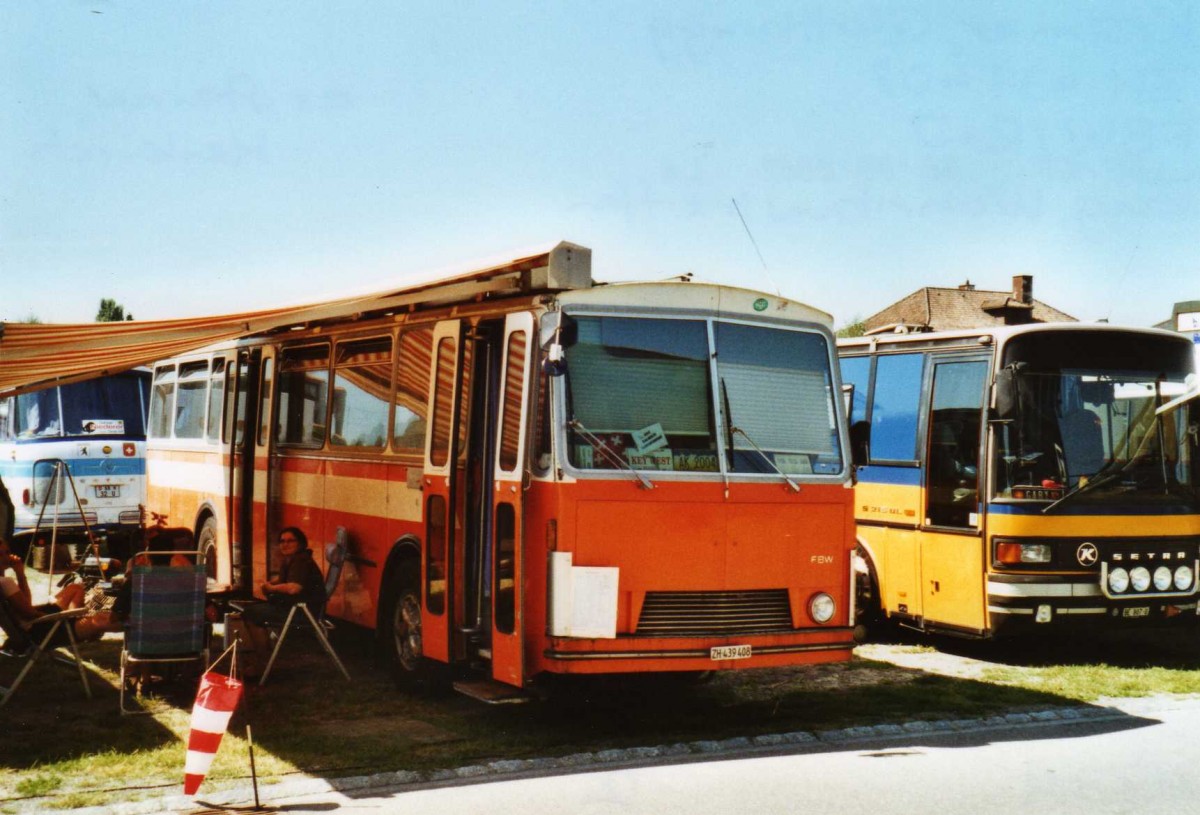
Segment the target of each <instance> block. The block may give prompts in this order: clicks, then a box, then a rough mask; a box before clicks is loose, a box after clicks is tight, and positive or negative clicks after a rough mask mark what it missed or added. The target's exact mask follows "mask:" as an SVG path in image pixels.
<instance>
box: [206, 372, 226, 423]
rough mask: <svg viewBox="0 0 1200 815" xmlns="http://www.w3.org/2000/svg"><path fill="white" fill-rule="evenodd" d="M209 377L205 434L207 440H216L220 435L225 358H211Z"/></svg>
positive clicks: (223, 398)
mask: <svg viewBox="0 0 1200 815" xmlns="http://www.w3.org/2000/svg"><path fill="white" fill-rule="evenodd" d="M211 379H212V381H211V382H210V383H209V386H208V429H207V431H206V433H205V436H206V437H207V438H208V440H209V441H218V440H219V439H220V437H221V410H222V406H223V405H224V402H225V360H223V359H214V360H213V366H212V377H211Z"/></svg>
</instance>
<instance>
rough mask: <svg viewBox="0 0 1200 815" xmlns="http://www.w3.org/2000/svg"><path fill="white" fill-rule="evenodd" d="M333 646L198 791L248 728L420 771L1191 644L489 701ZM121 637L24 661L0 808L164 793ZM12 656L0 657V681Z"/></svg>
mask: <svg viewBox="0 0 1200 815" xmlns="http://www.w3.org/2000/svg"><path fill="white" fill-rule="evenodd" d="M337 634H338V635H339V637H338V639H337V640H335V642H336V645H337V647H338V650H339V653H340V655H341V656H342V657H343V659H344V660H345V662H346V663H347V667H348V668H349V670H350V672H351V674H352V676H353V677H354V681H353V682H352V683H349V684H348V683H346V682H345V681H344V680H343V679H342V678H341V677H340V675H338V674H337V672H336V670H335V669H334V668H333V666H332V665H330V664H329V663H328V661H327V660H326V659H325V657H324V655H323V654H321V653H320V652H319V651H318V650H317V649H315V648H312V649H299V648H298V649H294V650H288V651H285V654H284V656H283V657H282V660H283V661H282V662H281V665H280V666H279V667H278V668H277V671H278V674H277V676H273V677H272V681H271V684H270V685H269V686H268V687H267V688H265V689H258V688H256V687H255V688H253V689H252V690H251V693H250V694H249V698H248V707H247V708H244V709H243V710H242V711H241V712H239V714H237V715H236V716H235V717H234V721H233V722H232V725H231V728H230V732H229V733H228V734H227V735H226V737H225V741H224V743H223V744H222V747H221V750H220V752H219V753H218V754H217V757H216V760H215V762H214V764H213V767H212V769H211V770H210V772H209V775H208V780H207V781H206V784H205V786H204V787H203V788H202V792H211V791H213V790H215V789H219V788H221V787H224V786H229V785H233V784H241V783H243V782H244V781H245V779H247V778H248V774H249V765H248V743H247V740H246V723H247V722H249V723H250V724H251V725H252V730H253V736H254V746H255V757H256V759H257V768H258V773H259V777H260V783H261V784H263V785H268V784H269V783H271V782H272V781H278V780H283V779H286V778H289V777H293V776H296V775H300V774H306V775H312V776H319V777H326V778H334V777H338V776H345V775H361V774H367V773H376V772H382V771H387V770H402V769H403V770H434V769H441V768H447V767H457V766H462V765H466V764H473V763H479V762H486V761H490V760H495V759H501V758H532V757H540V756H560V755H567V754H571V753H578V752H584V751H593V752H594V751H597V750H603V749H606V748H611V747H629V746H646V745H656V744H673V743H676V742H686V741H694V740H701V739H723V738H729V737H733V736H754V735H758V734H763V733H781V732H788V731H794V730H807V731H820V730H826V729H836V728H841V727H847V726H851V725H857V724H873V723H880V722H898V721H907V720H912V719H938V718H948V717H984V716H988V715H994V714H997V713H1001V712H1004V711H1008V710H1012V709H1022V710H1029V709H1036V708H1044V707H1049V706H1056V705H1064V704H1079V703H1080V702H1093V701H1095V700H1097V699H1099V698H1101V697H1104V696H1139V695H1147V694H1154V693H1200V671H1198V670H1197V669H1198V668H1200V645H1197V644H1195V643H1196V642H1197V639H1198V638H1197V637H1195V636H1193V635H1191V634H1186V635H1177V636H1175V637H1170V636H1167V637H1166V638H1160V639H1157V640H1151V639H1147V638H1145V637H1142V638H1138V637H1132V638H1128V639H1120V638H1118V639H1115V640H1111V641H1097V640H1096V639H1094V638H1090V639H1088V640H1086V641H1082V640H1081V641H1078V642H1074V641H1072V642H1066V643H1063V642H1058V643H1038V644H1032V645H1026V646H1021V647H1015V648H1014V647H997V646H994V645H986V644H983V645H967V644H960V643H945V642H937V643H932V644H934V645H937V646H938V648H939V649H941V650H935V649H934V648H933V647H931V642H930V641H927V640H920V639H908V640H901V641H899V642H896V643H894V644H893V645H891V646H889V647H890V648H892V649H894V651H895V652H896V653H897V654H903V655H904V656H905V658H906V659H908V660H912V659H913V658H916V659H917V660H918V661H919V663H918V664H922V663H921V662H920V661H923V660H926V659H927V660H928V662H929V664H930V665H934V664H939V665H940V664H943V663H945V662H946V661H947V653H946V652H949V654H950V657H949V659H950V661H953V660H955V659H958V660H960V661H971V662H973V664H976V665H978V662H977V661H980V660H982V661H983V662H984V664H983V667H982V668H981V669H979V670H977V671H976V674H978V675H979V678H976V679H968V678H961V677H957V676H948V675H942V674H939V673H935V672H932V671H927V670H921V669H917V668H904V667H898V666H896V665H893V664H889V663H887V662H881V661H873V660H869V659H864V658H861V657H856V658H855V659H854V660H853V661H850V662H847V663H841V664H837V665H826V666H816V667H811V668H794V669H769V670H761V671H744V672H737V673H721V674H717V675H715V676H714V677H713V678H712V679H711V681H708V682H700V683H689V682H686V681H684V680H683V679H681V678H677V677H664V676H642V677H626V678H607V679H595V678H593V679H575V678H571V679H567V680H563V681H560V682H556V683H554V687H553V692H552V694H551V696H550V698H549V699H547V700H545V701H541V702H535V703H531V704H527V705H515V706H509V705H506V706H494V707H493V706H487V705H484V704H482V703H480V702H477V701H474V700H471V699H468V698H466V697H463V696H459V695H457V694H454V693H449V692H445V693H437V694H430V693H421V694H415V695H413V694H405V693H401V692H399V691H397V690H396V688H395V686H394V684H393V682H392V681H391V679H390V678H389V677H388V676H387V675H386V674H385V673H384V672H383V671H382V670H381V669H379V668H378V667H377V666H376V664H375V662H374V660H373V658H372V657H371V656H370V652H371V642H370V639H369V637H368V636H367V635H365V634H364V633H363V632H358V631H354V630H347V629H346V627H339V629H338V631H337ZM118 655H119V642H118V641H115V640H105V641H103V642H100V643H92V644H89V645H87V646H85V656H86V657H87V658H88V659H89V660H90V661H91V669H92V673H91V676H92V684H93V689H94V691H95V697H96V698H95V699H93V700H91V701H88V700H86V699H84V698H83V695H82V692H81V688H80V686H79V680H78V676H77V674H75V673H74V672H73V671H72V670H71V669H68V668H65V667H63V666H61V665H53V664H39V665H38V667H37V668H36V669H35V672H34V674H32V675H31V676H30V677H29V678H27V680H26V684H25V686H23V687H22V688H21V689H20V691H19V692H18V696H16V697H14V700H13V702H12V703H10V704H9V705H8V706H7V707H5V708H3V709H0V726H3V728H4V731H5V734H6V737H5V738H4V739H3V740H0V810H2V811H13V810H24V811H32V810H46V809H50V808H54V809H65V808H72V807H79V806H93V805H99V804H109V803H116V802H120V801H129V800H135V799H139V798H147V797H157V796H161V795H167V794H178V793H179V792H180V790H181V786H180V785H181V783H182V772H183V758H184V739H185V738H186V734H187V729H188V722H189V715H190V709H191V704H192V696H193V694H194V689H195V683H194V680H192V681H191V682H180V683H177V684H174V685H171V684H168V685H164V686H162V687H161V689H160V690H159V691H158V693H159V694H160V695H157V696H155V697H154V698H152V699H151V700H150V702H149V707H150V710H151V712H152V715H149V716H130V717H122V716H120V715H119V713H118V706H117V690H116V673H115V668H116V664H117V659H118ZM12 668H14V666H11V665H6V664H4V663H0V682H7V681H10V680H11V678H12V673H13V671H12V670H9V669H12Z"/></svg>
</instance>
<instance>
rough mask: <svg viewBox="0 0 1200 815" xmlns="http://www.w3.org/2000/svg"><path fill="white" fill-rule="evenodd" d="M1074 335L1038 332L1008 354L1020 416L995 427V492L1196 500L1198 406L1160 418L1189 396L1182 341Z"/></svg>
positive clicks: (1074, 498) (1087, 499)
mask: <svg viewBox="0 0 1200 815" xmlns="http://www.w3.org/2000/svg"><path fill="white" fill-rule="evenodd" d="M1066 336H1067V335H1054V334H1030V335H1027V336H1025V337H1022V338H1020V343H1019V344H1018V343H1014V344H1016V345H1018V347H1016V348H1013V347H1011V346H1010V348H1009V351H1008V353H1007V354H1006V357H1005V359H1006V362H1007V363H1008V364H1009V366H1010V369H1011V370H1012V371H1014V376H1013V377H1012V380H1013V384H1012V389H1013V391H1014V393H1013V397H1014V398H1013V404H1014V405H1015V412H1014V415H1013V416H1012V417H1011V420H1010V421H1006V422H1000V423H998V424H997V426H996V427H997V436H996V440H997V444H996V458H995V468H996V477H995V479H994V483H995V485H996V496H997V497H999V498H1018V499H1022V498H1024V499H1037V500H1046V501H1059V500H1061V499H1068V500H1070V501H1071V502H1078V503H1095V502H1111V501H1113V500H1114V499H1117V500H1120V501H1121V502H1122V503H1132V504H1147V503H1148V504H1155V503H1177V502H1179V501H1180V500H1181V499H1183V500H1184V501H1185V502H1186V503H1190V504H1194V503H1195V502H1196V490H1195V487H1196V483H1197V482H1196V478H1197V475H1196V466H1195V457H1196V438H1195V430H1194V428H1192V425H1193V424H1194V423H1195V421H1196V418H1197V417H1196V416H1195V408H1194V407H1191V408H1189V407H1186V406H1185V407H1184V408H1183V409H1180V410H1178V411H1174V412H1173V413H1169V414H1167V415H1165V416H1157V415H1156V413H1155V412H1156V410H1157V409H1158V408H1159V407H1160V406H1161V405H1162V404H1164V403H1165V402H1167V401H1169V400H1170V399H1172V398H1174V397H1176V396H1178V395H1180V394H1182V393H1183V392H1184V391H1185V390H1186V385H1185V379H1186V378H1187V376H1188V374H1189V373H1190V365H1189V361H1188V360H1187V359H1186V357H1185V356H1184V355H1181V354H1180V353H1179V352H1178V345H1177V344H1174V343H1171V344H1167V343H1165V342H1162V341H1161V339H1160V338H1155V337H1138V338H1136V339H1131V338H1128V337H1124V336H1120V337H1118V338H1116V340H1115V341H1116V342H1124V343H1127V344H1128V345H1130V346H1134V347H1122V346H1120V345H1116V344H1114V338H1112V337H1104V338H1100V337H1098V336H1097V337H1093V338H1091V339H1085V340H1083V341H1080V340H1078V339H1075V340H1073V341H1068V342H1066V344H1065V347H1064V346H1063V344H1064V339H1065V337H1066ZM1085 337H1086V335H1085ZM1159 346H1161V347H1159ZM1139 363H1140V364H1139ZM1064 503H1065V501H1064Z"/></svg>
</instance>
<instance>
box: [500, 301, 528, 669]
mask: <svg viewBox="0 0 1200 815" xmlns="http://www.w3.org/2000/svg"><path fill="white" fill-rule="evenodd" d="M533 336H534V335H533V315H532V314H531V313H529V312H520V313H517V314H510V315H508V317H507V319H506V320H505V325H504V343H503V345H502V346H501V347H502V356H501V359H502V365H503V368H502V377H501V382H502V385H501V387H500V390H499V403H500V404H499V411H498V416H497V418H496V439H497V440H498V441H497V444H496V458H495V466H494V470H493V478H492V487H493V489H492V499H491V501H492V519H493V522H492V528H493V532H492V536H491V537H492V540H491V552H490V555H491V556H490V560H491V563H492V570H491V571H492V586H491V595H492V615H491V616H492V677H493V678H494V679H497V680H500V681H502V682H506V683H508V684H511V685H517V686H521V685H522V684H523V682H524V663H523V658H522V657H523V644H522V638H521V629H522V624H521V618H522V613H521V612H522V597H521V580H522V575H523V569H522V562H521V558H522V548H523V547H522V546H521V541H522V519H523V508H524V495H525V470H526V468H525V456H526V447H527V445H526V428H527V425H528V421H527V412H528V409H529V382H530V379H531V378H532V377H531V375H530V359H531V351H532V349H533V347H534V342H533Z"/></svg>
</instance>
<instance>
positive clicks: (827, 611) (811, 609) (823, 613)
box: [808, 592, 837, 625]
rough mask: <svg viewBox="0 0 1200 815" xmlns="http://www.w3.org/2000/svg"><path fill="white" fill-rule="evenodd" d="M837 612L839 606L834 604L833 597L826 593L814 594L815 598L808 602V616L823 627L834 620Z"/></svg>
mask: <svg viewBox="0 0 1200 815" xmlns="http://www.w3.org/2000/svg"><path fill="white" fill-rule="evenodd" d="M836 610H837V604H836V603H834V602H833V598H832V597H830V596H829V595H828V594H825V593H824V592H822V593H820V594H814V595H813V598H812V599H811V600H809V601H808V616H810V617H812V618H813V620H814V621H815V622H818V623H821V624H822V625H824V624H825V623H827V622H829V621H830V620H832V619H833V613H834V612H835V611H836Z"/></svg>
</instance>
